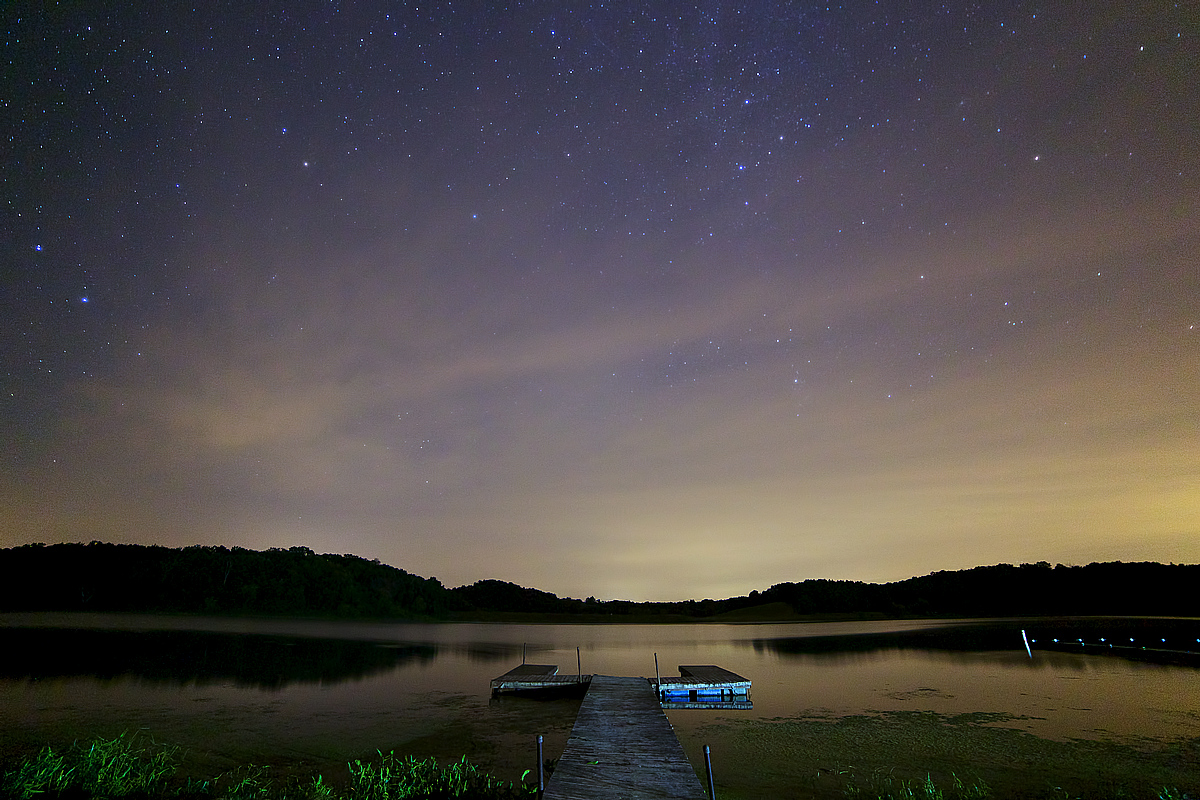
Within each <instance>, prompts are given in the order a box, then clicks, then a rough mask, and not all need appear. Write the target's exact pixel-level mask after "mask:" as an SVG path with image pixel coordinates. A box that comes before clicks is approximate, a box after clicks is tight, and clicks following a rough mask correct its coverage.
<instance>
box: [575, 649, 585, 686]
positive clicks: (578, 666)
mask: <svg viewBox="0 0 1200 800" xmlns="http://www.w3.org/2000/svg"><path fill="white" fill-rule="evenodd" d="M575 680H576V682H582V681H583V659H581V658H580V656H579V648H578V647H576V648H575Z"/></svg>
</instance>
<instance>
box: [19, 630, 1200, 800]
mask: <svg viewBox="0 0 1200 800" xmlns="http://www.w3.org/2000/svg"><path fill="white" fill-rule="evenodd" d="M1023 628H1024V629H1027V630H1028V635H1029V636H1030V637H1031V638H1032V639H1033V640H1034V641H1033V648H1034V649H1033V657H1032V658H1030V657H1029V655H1027V653H1026V650H1025V646H1024V643H1023V641H1022V638H1021V630H1022V629H1023ZM1198 629H1200V622H1198V621H1197V620H1129V619H1119V620H1094V619H1088V620H1036V621H1035V620H1023V621H995V620H990V621H975V622H972V621H964V620H957V621H930V620H916V621H914V620H908V621H877V622H874V621H873V622H825V623H782V624H738V625H717V624H696V625H501V624H467V623H453V624H400V623H398V624H389V623H360V622H325V621H284V620H247V619H222V618H197V617H160V616H151V615H70V614H7V615H0V654H3V655H2V656H0V756H4V757H6V758H11V757H12V756H14V755H15V754H18V753H21V752H27V751H29V750H33V749H36V748H38V747H40V746H42V745H45V744H47V743H52V744H65V743H69V742H71V741H73V740H75V739H77V738H89V737H92V736H114V735H117V734H120V733H122V732H124V731H136V730H145V731H148V732H149V733H150V734H151V735H153V736H154V737H155V738H156V739H158V740H160V741H165V742H170V743H172V744H176V745H180V746H182V747H183V748H185V749H186V752H187V768H188V769H194V770H196V771H198V772H208V773H210V774H211V773H215V772H219V771H221V770H225V769H230V768H232V767H234V766H237V765H239V764H244V763H249V762H252V763H257V764H266V765H270V766H271V767H272V768H273V769H275V770H277V771H278V772H280V773H282V774H287V773H289V772H292V771H302V772H306V773H311V772H321V773H322V774H324V775H325V776H326V777H327V778H330V777H332V778H334V779H335V780H337V779H338V778H339V777H340V776H341V775H344V774H345V771H346V766H345V765H346V762H347V761H349V760H353V759H366V758H369V757H371V756H373V755H375V753H376V751H377V750H382V751H383V752H387V751H390V750H394V751H395V752H397V753H401V754H412V755H417V756H421V757H425V756H436V757H437V758H438V759H439V760H447V759H457V758H458V757H459V756H461V755H464V754H465V755H467V756H468V757H469V758H470V759H471V760H472V761H474V762H476V763H478V764H480V765H482V766H484V767H485V768H487V769H488V770H490V771H493V772H495V773H496V774H498V775H499V776H501V777H503V778H505V779H510V780H516V779H518V778H519V777H520V775H521V773H522V772H523V771H524V770H525V769H528V768H532V767H534V765H535V762H536V757H535V740H536V736H537V735H538V734H542V735H543V736H544V737H545V742H546V745H545V749H546V757H547V758H554V757H557V756H558V755H559V754H560V753H561V751H562V749H563V747H564V746H565V744H566V740H567V738H568V736H569V735H570V731H571V726H572V724H573V723H574V718H575V712H576V710H577V709H578V706H579V700H578V699H574V700H572V699H557V700H528V699H523V698H512V697H503V698H498V699H497V698H492V697H491V696H490V692H489V689H488V682H489V680H491V679H492V678H494V677H496V676H498V675H500V674H502V673H504V672H506V671H507V670H508V669H510V668H511V667H513V666H516V665H517V664H519V663H520V662H521V658H522V652H523V651H524V652H525V653H526V658H527V660H528V661H529V662H530V663H541V664H557V665H559V667H560V671H561V672H563V673H567V672H574V671H575V670H576V660H577V658H578V659H579V662H580V663H581V664H582V670H583V672H585V673H595V674H608V675H642V676H653V675H654V669H655V664H654V657H655V654H657V656H658V662H659V665H660V668H661V671H662V674H663V675H664V676H665V675H676V674H678V672H677V666H678V665H680V664H717V665H720V666H722V667H725V668H726V669H729V670H732V671H734V672H737V673H739V674H741V675H744V676H746V677H747V678H750V679H751V680H752V681H753V691H752V700H753V704H754V707H753V709H752V710H708V709H705V710H691V709H678V710H671V711H668V717H669V718H670V720H671V723H672V725H673V726H674V727H675V729H676V731H677V733H678V735H679V738H680V741H681V742H682V743H683V745H684V749H685V751H686V752H687V754H688V756H689V758H690V759H691V760H692V763H693V765H696V766H699V767H700V770H701V772H702V771H703V761H702V756H701V755H700V753H701V752H702V748H703V746H704V745H705V744H708V745H710V746H711V748H712V753H713V767H714V773H715V774H716V780H717V786H718V794H719V796H721V797H730V798H734V797H770V796H794V797H823V796H836V795H835V794H834V792H835V790H836V789H837V788H838V787H839V786H840V785H841V784H842V783H844V782H845V781H846V780H851V779H854V780H857V781H859V782H868V783H869V782H871V781H874V780H877V779H879V778H880V776H883V775H901V776H914V777H920V776H924V775H925V774H926V773H930V774H933V775H934V776H936V777H938V778H946V779H951V776H959V777H962V778H965V779H966V778H969V779H974V778H981V779H983V780H985V781H986V782H988V783H989V784H990V785H992V786H993V787H994V788H997V790H998V791H999V790H1000V789H1003V790H1005V791H1007V792H1010V793H1011V792H1016V791H1018V790H1020V791H1024V790H1026V789H1028V790H1029V791H1030V792H1033V794H1031V795H1030V796H1035V795H1036V792H1035V791H1034V790H1040V789H1047V790H1048V788H1051V787H1054V786H1058V785H1060V784H1061V785H1065V786H1067V787H1068V788H1070V789H1071V790H1072V791H1077V790H1082V789H1076V788H1072V787H1088V786H1122V785H1130V786H1133V787H1135V788H1137V789H1138V790H1141V789H1147V788H1148V787H1149V786H1150V784H1152V783H1157V784H1166V785H1174V786H1176V787H1179V788H1192V789H1194V788H1197V787H1200V766H1198V765H1200V669H1197V666H1198V665H1200V659H1197V658H1196V657H1195V656H1194V655H1192V656H1189V655H1187V654H1186V652H1185V651H1189V650H1191V651H1195V650H1197V649H1200V646H1198V645H1200V642H1197V640H1198V639H1200V630H1198ZM1055 638H1057V639H1059V640H1060V641H1059V642H1058V643H1054V642H1053V641H1052V640H1053V639H1055ZM1078 639H1083V640H1084V641H1085V642H1086V644H1082V645H1080V644H1078V643H1077V642H1076V640H1078ZM1101 639H1104V640H1105V641H1103V642H1102V641H1100V640H1101ZM1129 640H1133V641H1129ZM1068 642H1076V643H1075V644H1068ZM1113 645H1116V647H1113ZM1142 647H1148V648H1149V649H1148V650H1142V649H1141V648H1142ZM576 648H578V651H577V649H576ZM577 653H578V656H577ZM1039 787H1040V789H1039Z"/></svg>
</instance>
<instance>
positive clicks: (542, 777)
mask: <svg viewBox="0 0 1200 800" xmlns="http://www.w3.org/2000/svg"><path fill="white" fill-rule="evenodd" d="M537 750H538V793H537V796H538V800H541V797H542V795H543V794H544V793H545V792H546V769H545V763H546V762H545V761H544V760H542V735H541V734H540V733H539V734H538V748H537Z"/></svg>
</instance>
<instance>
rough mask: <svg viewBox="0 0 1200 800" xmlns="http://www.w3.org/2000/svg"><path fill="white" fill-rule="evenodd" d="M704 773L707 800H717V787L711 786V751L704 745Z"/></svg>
mask: <svg viewBox="0 0 1200 800" xmlns="http://www.w3.org/2000/svg"><path fill="white" fill-rule="evenodd" d="M704 771H705V772H707V773H708V800H717V787H716V786H714V785H713V776H712V750H710V749H709V747H708V745H704Z"/></svg>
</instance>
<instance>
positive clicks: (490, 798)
mask: <svg viewBox="0 0 1200 800" xmlns="http://www.w3.org/2000/svg"><path fill="white" fill-rule="evenodd" d="M180 757H181V753H180V751H179V749H178V748H175V747H168V746H164V745H160V744H158V743H156V742H155V741H154V740H152V739H150V738H149V737H147V736H140V735H133V736H126V735H124V734H122V735H121V736H118V737H116V738H114V739H94V740H92V741H90V742H86V743H82V744H80V743H76V744H73V745H71V746H70V747H67V748H64V749H61V750H55V749H54V748H51V747H44V748H42V749H41V750H40V751H38V752H37V753H36V754H35V755H33V756H30V757H28V758H26V759H24V760H22V761H20V762H19V763H17V764H16V765H15V766H13V767H12V768H11V769H8V770H6V771H5V772H4V773H3V775H2V777H0V797H4V798H15V799H18V800H33V799H34V798H37V799H38V800H409V799H410V798H411V800H443V799H446V800H449V798H461V799H462V800H510V799H515V798H527V797H530V796H531V795H532V794H533V793H534V788H533V787H532V786H527V785H525V784H523V783H511V782H505V781H501V780H499V779H498V778H495V777H492V776H491V775H489V774H487V773H486V772H484V771H483V770H481V769H480V768H479V767H477V766H475V765H474V764H471V763H470V762H469V761H467V759H466V756H464V757H463V758H462V759H460V760H459V761H456V762H453V763H451V764H447V765H445V766H441V765H439V764H438V763H437V761H435V760H434V759H432V758H430V759H425V760H420V759H414V758H411V757H409V758H402V757H399V756H396V755H395V754H394V753H387V754H384V753H380V754H379V758H378V759H375V760H371V761H359V760H356V761H353V762H350V763H349V764H348V767H349V778H348V781H347V783H346V785H345V786H344V787H336V788H335V787H334V786H332V785H330V784H329V783H327V782H326V781H325V778H324V777H323V776H321V775H317V776H315V777H312V778H309V779H308V780H302V779H297V778H295V777H292V778H288V779H285V780H276V779H275V778H274V776H273V775H272V774H271V770H270V768H269V767H263V766H257V765H253V764H251V765H246V766H242V767H238V768H237V769H235V770H231V771H229V772H224V773H221V774H220V775H217V776H215V777H212V778H195V777H182V778H181V777H177V776H178V772H179V763H180V760H181V759H180ZM526 775H528V772H527V773H526ZM523 777H524V776H523Z"/></svg>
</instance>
